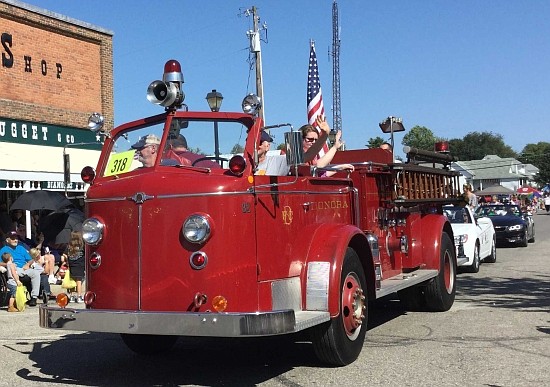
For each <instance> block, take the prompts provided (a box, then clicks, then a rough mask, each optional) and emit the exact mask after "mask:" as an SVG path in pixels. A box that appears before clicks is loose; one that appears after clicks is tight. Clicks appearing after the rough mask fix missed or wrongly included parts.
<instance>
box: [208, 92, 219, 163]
mask: <svg viewBox="0 0 550 387" xmlns="http://www.w3.org/2000/svg"><path fill="white" fill-rule="evenodd" d="M222 100H223V95H222V93H219V92H217V91H216V89H213V90H212V91H211V92H210V93H208V94H206V102H208V106H209V107H210V110H211V111H213V112H219V111H220V107H221V106H222ZM214 147H215V149H214V153H215V155H216V157H217V158H219V157H220V143H219V139H218V120H216V121H214Z"/></svg>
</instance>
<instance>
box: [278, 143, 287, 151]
mask: <svg viewBox="0 0 550 387" xmlns="http://www.w3.org/2000/svg"><path fill="white" fill-rule="evenodd" d="M277 149H278V150H286V144H285V143H284V142H283V143H280V144H279V145H277Z"/></svg>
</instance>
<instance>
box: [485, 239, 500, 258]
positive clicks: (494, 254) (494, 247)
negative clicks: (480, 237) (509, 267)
mask: <svg viewBox="0 0 550 387" xmlns="http://www.w3.org/2000/svg"><path fill="white" fill-rule="evenodd" d="M496 261H497V242H496V240H495V238H493V243H492V244H491V254H489V256H488V257H486V258H485V259H484V260H483V262H489V263H495V262H496Z"/></svg>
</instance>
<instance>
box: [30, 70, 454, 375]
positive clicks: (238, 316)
mask: <svg viewBox="0 0 550 387" xmlns="http://www.w3.org/2000/svg"><path fill="white" fill-rule="evenodd" d="M164 70H165V72H164V76H163V80H162V81H155V82H153V83H152V84H151V85H150V86H149V89H148V99H149V100H150V101H151V102H153V103H155V104H158V105H161V106H163V107H165V112H164V113H162V114H159V115H156V116H152V117H147V118H144V119H140V120H137V121H134V122H130V123H127V124H124V125H121V126H119V127H117V128H115V129H113V130H112V131H110V132H102V130H103V129H99V132H98V133H102V135H104V139H105V141H104V146H103V150H102V153H101V156H100V159H99V162H98V164H97V168H95V169H93V168H91V167H86V168H84V169H83V171H82V177H83V180H84V181H85V182H87V183H89V184H90V188H89V190H88V192H87V196H86V200H85V202H86V216H87V219H86V220H85V222H84V224H83V236H84V240H85V243H86V261H87V262H86V285H87V286H86V287H87V292H86V294H85V297H84V303H85V308H83V307H73V305H70V304H68V300H67V297H66V295H60V296H58V299H57V305H56V306H52V305H43V306H41V308H40V326H41V327H44V328H50V329H64V330H82V331H95V332H114V333H120V334H121V336H122V339H123V341H124V342H125V344H126V345H127V346H128V347H129V348H131V349H132V350H134V351H136V352H141V353H151V352H158V351H163V350H167V349H169V348H171V346H172V345H173V344H174V343H175V341H176V340H177V338H178V337H180V336H194V337H197V336H199V337H201V336H216V337H252V336H269V335H282V334H290V333H293V332H298V331H302V330H307V332H309V333H310V334H311V335H310V337H311V341H312V343H313V347H314V349H315V353H316V354H317V356H318V358H319V359H320V361H321V362H323V363H327V364H332V365H345V364H349V363H351V362H353V361H354V360H355V359H356V358H357V356H358V355H359V353H360V351H361V349H362V347H363V343H364V339H365V335H366V332H367V324H366V321H367V311H368V308H367V306H368V301H369V300H375V299H377V298H380V297H383V296H387V295H391V294H395V293H397V295H398V296H399V297H400V299H401V300H402V301H403V302H404V303H405V305H406V307H407V308H417V309H422V310H431V311H446V310H448V309H449V308H450V307H451V306H452V304H453V302H454V298H455V278H456V254H455V246H454V243H453V232H452V229H451V226H450V224H449V222H448V221H447V219H446V217H445V216H444V215H443V213H442V206H443V205H444V204H448V203H455V202H456V201H457V200H458V199H457V197H459V191H458V176H457V173H456V172H453V171H450V170H448V168H445V167H441V168H435V167H432V166H429V167H426V166H422V165H420V164H419V163H418V162H416V161H417V160H423V161H429V162H432V161H433V162H434V163H435V162H437V163H438V164H443V165H446V160H447V161H448V159H447V158H446V155H444V154H438V153H436V152H425V151H415V150H414V149H412V150H411V152H409V154H408V156H409V160H408V162H406V163H394V162H393V156H392V154H391V152H389V151H387V150H384V149H365V150H350V151H341V152H338V153H337V156H336V157H335V158H334V161H333V163H352V164H353V165H354V167H355V170H354V171H353V172H346V171H339V172H338V173H336V174H335V175H333V176H331V177H322V176H320V175H322V174H321V173H320V172H321V169H311V168H310V167H309V166H306V165H303V164H299V161H300V158H301V156H302V146H301V136H300V133H299V131H294V130H293V129H292V127H290V131H289V132H287V133H285V144H286V145H287V148H286V158H285V156H279V157H283V158H284V160H285V162H287V164H288V165H289V166H290V173H289V174H288V175H287V176H266V175H258V174H256V173H255V172H256V166H257V165H258V153H257V145H258V139H259V138H260V135H261V131H262V130H264V129H265V127H264V123H263V122H262V120H261V119H260V118H259V117H257V115H256V111H257V109H258V107H259V106H260V105H259V100H258V98H257V97H255V96H254V95H249V96H247V97H246V98H245V100H244V101H243V110H244V113H228V112H219V111H218V112H216V111H208V112H199V111H189V110H188V109H186V106H185V105H184V104H183V96H184V94H183V91H182V86H183V74H182V72H181V67H180V64H179V63H178V62H177V61H175V60H170V61H168V62H167V63H166V65H165V69H164ZM182 107H183V108H182ZM214 110H216V109H214ZM101 118H102V117H100V116H99V115H95V116H93V117H92V119H91V121H90V125H89V127H90V128H91V129H93V130H98V128H101V125H100V123H101ZM272 132H273V130H272ZM180 135H184V136H185V137H186V140H187V141H188V142H189V146H190V147H192V148H193V149H196V148H200V149H201V150H202V151H204V152H206V154H211V155H212V156H204V157H201V158H199V159H196V160H194V161H193V162H192V163H190V162H189V163H187V162H185V163H184V162H181V161H175V160H174V159H171V158H170V152H173V151H174V149H172V148H171V146H170V144H171V141H172V140H173V139H175V138H181V137H180ZM205 138H206V140H205ZM239 141H242V143H243V144H244V145H243V148H241V150H240V152H233V153H237V154H236V155H230V156H225V155H224V154H223V153H220V147H219V144H221V143H229V144H230V145H234V144H237V143H239ZM140 142H141V143H140ZM136 144H137V145H136ZM212 144H214V148H212ZM132 146H133V147H132ZM147 147H152V148H154V149H149V150H146V149H145V148H147ZM135 148H138V150H140V152H139V154H140V155H141V156H143V155H142V154H143V153H147V152H149V155H150V154H151V153H152V152H153V153H154V152H156V155H157V157H156V159H155V160H154V162H153V164H152V165H151V166H145V163H143V165H142V163H141V162H140V160H141V161H143V160H142V159H143V157H141V156H140V157H141V158H140V160H138V159H137V158H136V150H135ZM243 149H244V150H243ZM204 152H203V153H204ZM205 161H206V162H209V163H211V164H210V165H209V166H205V164H204V163H205ZM212 161H214V162H215V163H216V164H215V165H214V166H212ZM447 164H448V163H447ZM330 168H331V166H328V167H326V169H330Z"/></svg>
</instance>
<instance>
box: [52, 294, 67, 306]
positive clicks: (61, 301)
mask: <svg viewBox="0 0 550 387" xmlns="http://www.w3.org/2000/svg"><path fill="white" fill-rule="evenodd" d="M55 302H56V303H57V305H59V306H60V307H62V308H64V307H66V306H67V304H68V303H69V296H68V295H66V294H65V293H59V294H58V295H57V297H55Z"/></svg>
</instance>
